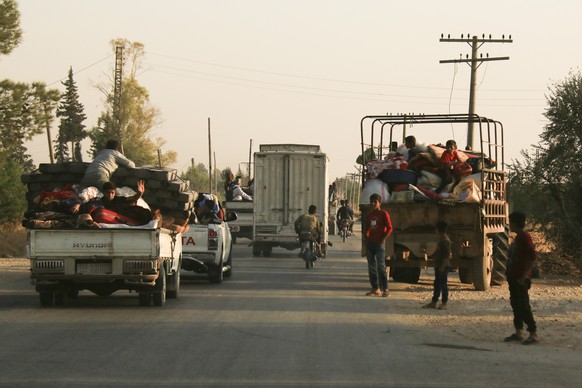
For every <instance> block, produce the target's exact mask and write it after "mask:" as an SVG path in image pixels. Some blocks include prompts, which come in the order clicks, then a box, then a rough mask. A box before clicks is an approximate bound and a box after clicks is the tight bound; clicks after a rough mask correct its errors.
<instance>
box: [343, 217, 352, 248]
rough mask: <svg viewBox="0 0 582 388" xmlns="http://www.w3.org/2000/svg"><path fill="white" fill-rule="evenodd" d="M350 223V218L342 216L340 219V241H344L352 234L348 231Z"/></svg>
mask: <svg viewBox="0 0 582 388" xmlns="http://www.w3.org/2000/svg"><path fill="white" fill-rule="evenodd" d="M351 225H352V220H350V219H347V218H344V219H342V220H341V224H340V235H341V236H342V241H343V242H346V239H347V238H348V237H349V236H350V235H351V234H352V233H351V232H350V226H351Z"/></svg>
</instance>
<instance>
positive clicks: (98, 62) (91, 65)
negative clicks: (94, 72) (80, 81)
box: [47, 54, 115, 87]
mask: <svg viewBox="0 0 582 388" xmlns="http://www.w3.org/2000/svg"><path fill="white" fill-rule="evenodd" d="M114 55H115V54H109V55H108V56H106V57H105V58H103V59H100V60H98V61H97V62H95V63H92V64H90V65H89V66H86V67H84V68H82V69H81V70H78V71H75V72H73V75H77V74H79V73H82V72H83V71H85V70H87V69H90V68H92V67H93V66H95V65H98V64H100V63H101V62H103V61H105V60H107V59H109V58H111V57H112V56H114ZM67 78H68V76H66V77H63V78H61V79H59V80H57V81H55V82H51V83H50V84H48V85H47V87H49V86H52V85H54V84H56V83H60V82H62V81H63V80H65V79H67Z"/></svg>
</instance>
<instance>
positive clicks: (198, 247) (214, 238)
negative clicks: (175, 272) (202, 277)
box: [182, 212, 237, 283]
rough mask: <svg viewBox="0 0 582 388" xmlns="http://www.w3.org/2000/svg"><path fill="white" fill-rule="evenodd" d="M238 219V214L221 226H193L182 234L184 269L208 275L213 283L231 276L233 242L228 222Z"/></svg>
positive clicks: (227, 218)
mask: <svg viewBox="0 0 582 388" xmlns="http://www.w3.org/2000/svg"><path fill="white" fill-rule="evenodd" d="M236 219H237V216H236V213H232V212H227V215H226V221H224V222H221V223H210V224H208V225H204V224H190V228H189V230H188V231H186V232H184V233H182V269H184V270H186V271H192V272H195V273H198V274H207V275H208V280H209V281H210V282H211V283H220V282H222V279H223V278H225V277H226V278H228V277H230V276H232V243H233V241H232V235H231V233H230V228H229V225H228V222H231V221H236Z"/></svg>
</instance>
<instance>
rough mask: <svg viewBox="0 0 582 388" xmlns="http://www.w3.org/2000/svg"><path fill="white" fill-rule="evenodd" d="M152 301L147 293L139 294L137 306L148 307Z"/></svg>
mask: <svg viewBox="0 0 582 388" xmlns="http://www.w3.org/2000/svg"><path fill="white" fill-rule="evenodd" d="M151 300H152V294H151V293H149V292H140V293H139V305H140V306H149V305H150V302H151Z"/></svg>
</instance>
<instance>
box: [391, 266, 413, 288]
mask: <svg viewBox="0 0 582 388" xmlns="http://www.w3.org/2000/svg"><path fill="white" fill-rule="evenodd" d="M390 272H392V279H394V281H396V282H401V283H410V284H416V283H418V281H419V280H420V267H403V268H393V269H391V271H390Z"/></svg>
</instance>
